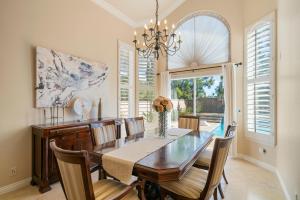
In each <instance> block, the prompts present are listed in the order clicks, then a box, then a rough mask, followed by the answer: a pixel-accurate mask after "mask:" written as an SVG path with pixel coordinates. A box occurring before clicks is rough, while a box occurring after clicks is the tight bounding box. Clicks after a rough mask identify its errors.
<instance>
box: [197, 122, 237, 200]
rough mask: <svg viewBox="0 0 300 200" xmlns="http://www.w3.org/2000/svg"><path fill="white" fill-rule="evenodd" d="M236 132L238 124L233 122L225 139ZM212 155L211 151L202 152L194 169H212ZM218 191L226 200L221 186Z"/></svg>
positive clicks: (226, 181)
mask: <svg viewBox="0 0 300 200" xmlns="http://www.w3.org/2000/svg"><path fill="white" fill-rule="evenodd" d="M235 131H236V123H235V122H233V123H232V125H228V126H227V129H226V132H225V136H224V137H225V138H228V137H231V136H233V135H235ZM212 154H213V151H212V150H210V149H206V150H204V151H203V152H201V153H200V155H199V156H198V159H197V160H196V162H195V163H194V167H197V168H200V169H206V170H208V169H209V168H210V164H211V160H212ZM222 174H223V178H224V180H225V183H226V184H228V180H227V178H226V175H225V171H223V173H222ZM218 189H219V192H220V195H221V197H222V198H224V193H223V190H222V187H221V184H220V185H219V186H218Z"/></svg>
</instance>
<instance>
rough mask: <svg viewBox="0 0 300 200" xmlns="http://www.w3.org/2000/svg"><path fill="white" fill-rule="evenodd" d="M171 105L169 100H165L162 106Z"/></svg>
mask: <svg viewBox="0 0 300 200" xmlns="http://www.w3.org/2000/svg"><path fill="white" fill-rule="evenodd" d="M168 104H169V101H168V100H167V99H164V100H162V101H161V105H163V106H166V105H168Z"/></svg>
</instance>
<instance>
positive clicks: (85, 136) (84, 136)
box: [74, 129, 93, 152]
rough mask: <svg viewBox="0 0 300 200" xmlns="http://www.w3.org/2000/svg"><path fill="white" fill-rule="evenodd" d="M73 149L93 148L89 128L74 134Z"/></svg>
mask: <svg viewBox="0 0 300 200" xmlns="http://www.w3.org/2000/svg"><path fill="white" fill-rule="evenodd" d="M74 149H75V150H87V151H88V152H91V151H92V150H93V142H92V135H91V132H90V130H89V129H87V130H81V131H80V132H78V133H77V134H76V143H75V146H74Z"/></svg>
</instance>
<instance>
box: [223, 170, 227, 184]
mask: <svg viewBox="0 0 300 200" xmlns="http://www.w3.org/2000/svg"><path fill="white" fill-rule="evenodd" d="M223 178H224V180H225V183H226V184H228V181H227V178H226V176H225V171H224V170H223Z"/></svg>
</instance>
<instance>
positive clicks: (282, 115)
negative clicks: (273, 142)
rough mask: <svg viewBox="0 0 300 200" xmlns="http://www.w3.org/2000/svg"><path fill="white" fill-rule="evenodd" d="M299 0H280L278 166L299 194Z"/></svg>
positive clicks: (287, 183)
mask: <svg viewBox="0 0 300 200" xmlns="http://www.w3.org/2000/svg"><path fill="white" fill-rule="evenodd" d="M299 24H300V1H299V0H279V1H278V41H279V44H278V68H277V113H278V115H277V130H278V146H277V169H278V171H279V173H280V175H281V177H282V179H283V181H284V183H285V185H286V186H287V189H288V192H289V194H290V197H291V199H295V193H298V199H299V198H300V155H299V152H300V132H299V113H300V107H299V105H300V93H299V88H300V56H299V47H300V38H299V36H300V26H299Z"/></svg>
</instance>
